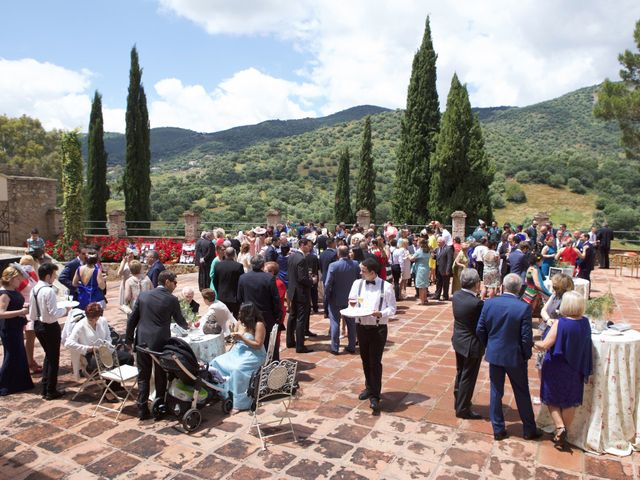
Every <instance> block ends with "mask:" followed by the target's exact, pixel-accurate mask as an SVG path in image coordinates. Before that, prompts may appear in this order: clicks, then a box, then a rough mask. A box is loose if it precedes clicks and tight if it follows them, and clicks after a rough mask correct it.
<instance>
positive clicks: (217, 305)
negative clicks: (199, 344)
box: [199, 288, 236, 337]
mask: <svg viewBox="0 0 640 480" xmlns="http://www.w3.org/2000/svg"><path fill="white" fill-rule="evenodd" d="M200 294H201V295H202V299H203V300H204V304H205V305H206V306H207V311H206V312H205V313H204V315H202V318H200V326H199V328H200V330H203V329H204V326H205V324H206V323H207V322H210V323H211V322H215V323H217V324H218V325H219V326H220V331H221V332H222V333H223V334H224V336H225V337H228V336H229V335H231V328H232V327H234V326H235V324H236V319H235V317H234V316H233V314H232V313H231V311H230V310H229V308H228V307H227V306H226V305H225V304H224V303H222V302H221V301H220V300H216V292H214V291H213V290H211V289H210V288H205V289H204V290H202V292H200Z"/></svg>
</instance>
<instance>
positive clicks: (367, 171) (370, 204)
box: [356, 117, 376, 222]
mask: <svg viewBox="0 0 640 480" xmlns="http://www.w3.org/2000/svg"><path fill="white" fill-rule="evenodd" d="M360 209H365V210H369V213H371V219H372V220H373V221H374V222H375V218H376V171H375V170H374V169H373V155H372V154H371V117H367V118H366V119H365V121H364V132H363V134H362V148H361V149H360V170H359V171H358V183H357V185H356V212H357V211H358V210H360Z"/></svg>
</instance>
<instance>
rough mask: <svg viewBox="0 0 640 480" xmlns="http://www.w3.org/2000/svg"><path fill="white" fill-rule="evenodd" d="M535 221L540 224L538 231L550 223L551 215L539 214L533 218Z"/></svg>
mask: <svg viewBox="0 0 640 480" xmlns="http://www.w3.org/2000/svg"><path fill="white" fill-rule="evenodd" d="M533 219H534V220H535V221H536V222H538V230H539V229H540V227H541V226H543V225H544V224H545V223H547V222H548V221H549V214H548V213H547V212H538V213H536V214H535V215H534V216H533Z"/></svg>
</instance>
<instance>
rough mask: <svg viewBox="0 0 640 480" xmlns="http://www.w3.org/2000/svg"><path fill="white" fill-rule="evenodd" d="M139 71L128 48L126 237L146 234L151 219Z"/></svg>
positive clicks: (145, 119) (134, 54)
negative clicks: (127, 223)
mask: <svg viewBox="0 0 640 480" xmlns="http://www.w3.org/2000/svg"><path fill="white" fill-rule="evenodd" d="M141 80H142V69H141V68H140V65H139V63H138V51H137V50H136V47H135V46H134V47H133V48H132V49H131V69H130V70H129V94H128V95H127V114H126V131H125V140H126V154H125V155H126V156H125V161H126V163H125V170H124V178H123V181H122V185H123V190H124V204H125V210H126V214H127V221H128V222H132V223H131V224H130V227H128V228H127V230H128V233H129V235H144V234H147V235H148V234H149V221H150V220H151V203H150V199H149V196H150V194H151V178H150V169H151V150H150V144H149V112H148V110H147V97H146V95H145V93H144V87H143V86H142V81H141Z"/></svg>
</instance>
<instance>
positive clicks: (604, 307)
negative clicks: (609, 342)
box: [585, 290, 616, 330]
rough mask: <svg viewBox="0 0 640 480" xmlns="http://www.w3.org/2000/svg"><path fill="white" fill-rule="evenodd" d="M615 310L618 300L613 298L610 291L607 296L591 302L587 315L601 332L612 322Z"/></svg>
mask: <svg viewBox="0 0 640 480" xmlns="http://www.w3.org/2000/svg"><path fill="white" fill-rule="evenodd" d="M615 308H616V300H615V298H613V294H612V293H611V290H609V292H607V293H606V294H604V295H602V296H600V297H597V298H592V299H591V300H589V301H588V302H587V308H586V309H585V314H586V315H587V316H588V317H589V318H590V319H591V321H592V322H594V323H595V324H596V325H597V326H598V329H599V330H604V328H606V325H607V321H609V320H611V316H612V315H613V310H614V309H615Z"/></svg>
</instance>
